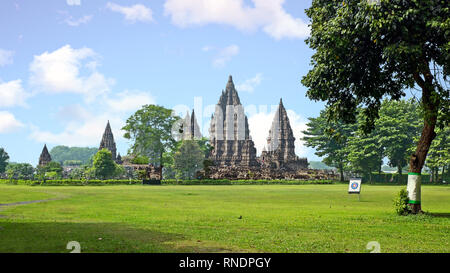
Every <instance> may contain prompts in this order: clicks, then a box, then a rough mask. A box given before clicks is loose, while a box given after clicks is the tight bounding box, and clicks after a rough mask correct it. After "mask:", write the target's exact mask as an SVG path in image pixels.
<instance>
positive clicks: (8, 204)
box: [0, 192, 68, 218]
mask: <svg viewBox="0 0 450 273" xmlns="http://www.w3.org/2000/svg"><path fill="white" fill-rule="evenodd" d="M45 193H48V194H53V195H56V196H57V197H55V198H48V199H41V200H31V201H21V202H13V203H5V204H0V211H2V210H4V209H6V208H7V207H11V206H21V205H28V204H34V203H43V202H50V201H56V200H62V199H65V198H68V196H67V195H65V194H62V193H58V192H45ZM0 218H6V215H2V214H0Z"/></svg>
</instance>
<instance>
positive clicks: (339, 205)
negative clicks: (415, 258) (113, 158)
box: [0, 184, 450, 252]
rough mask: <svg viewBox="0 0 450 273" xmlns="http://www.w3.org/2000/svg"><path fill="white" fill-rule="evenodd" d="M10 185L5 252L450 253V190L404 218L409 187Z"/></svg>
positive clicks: (431, 190)
mask: <svg viewBox="0 0 450 273" xmlns="http://www.w3.org/2000/svg"><path fill="white" fill-rule="evenodd" d="M347 188H348V185H345V184H335V185H264V186H262V185H254V186H141V185H130V186H80V187H75V186H67V187H66V186H55V187H51V186H47V187H44V186H36V187H30V186H17V185H0V204H5V203H13V202H21V201H31V200H42V199H56V200H51V201H48V202H40V203H30V204H21V205H14V206H0V252H70V250H67V249H66V245H67V243H68V242H69V241H78V242H79V243H80V245H81V252H369V250H367V249H366V245H367V243H368V242H370V241H377V242H379V243H380V247H381V252H450V187H449V186H423V187H422V199H423V205H422V206H423V209H424V210H425V211H427V212H428V213H427V214H426V215H419V216H406V217H404V216H403V217H402V216H397V215H395V214H394V211H393V205H392V200H393V199H394V197H395V195H396V194H397V192H398V191H399V190H400V189H401V187H400V186H371V185H363V187H362V194H361V201H358V197H357V196H356V195H349V194H348V193H347Z"/></svg>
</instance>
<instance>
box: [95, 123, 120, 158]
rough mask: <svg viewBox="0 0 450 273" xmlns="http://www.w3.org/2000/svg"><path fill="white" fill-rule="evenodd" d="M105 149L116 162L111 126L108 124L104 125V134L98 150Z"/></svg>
mask: <svg viewBox="0 0 450 273" xmlns="http://www.w3.org/2000/svg"><path fill="white" fill-rule="evenodd" d="M103 148H106V149H108V150H109V151H110V152H111V154H112V158H113V160H114V161H116V142H114V136H113V133H112V130H111V125H109V120H108V123H107V124H106V129H105V132H104V133H103V137H102V141H101V142H100V147H99V148H98V149H99V150H101V149H103Z"/></svg>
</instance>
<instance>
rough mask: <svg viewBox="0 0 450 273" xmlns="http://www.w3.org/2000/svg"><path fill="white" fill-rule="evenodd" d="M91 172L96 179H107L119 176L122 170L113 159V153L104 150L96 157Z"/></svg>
mask: <svg viewBox="0 0 450 273" xmlns="http://www.w3.org/2000/svg"><path fill="white" fill-rule="evenodd" d="M91 171H92V173H93V174H94V175H95V177H98V178H101V179H106V178H110V177H113V176H115V175H117V174H118V171H121V170H120V168H119V166H117V164H116V163H115V162H114V160H113V159H112V154H111V151H109V150H108V149H106V148H104V149H101V150H100V151H98V152H97V153H96V154H95V155H94V161H93V163H92V169H91Z"/></svg>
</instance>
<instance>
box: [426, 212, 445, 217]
mask: <svg viewBox="0 0 450 273" xmlns="http://www.w3.org/2000/svg"><path fill="white" fill-rule="evenodd" d="M425 215H429V216H431V217H436V218H450V213H445V212H444V213H432V212H427V213H425Z"/></svg>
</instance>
